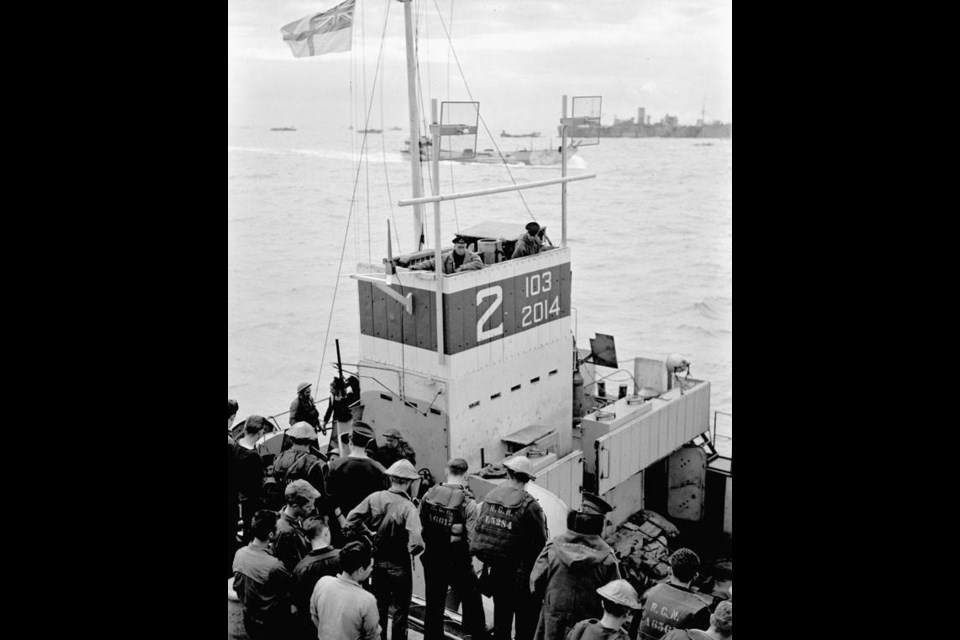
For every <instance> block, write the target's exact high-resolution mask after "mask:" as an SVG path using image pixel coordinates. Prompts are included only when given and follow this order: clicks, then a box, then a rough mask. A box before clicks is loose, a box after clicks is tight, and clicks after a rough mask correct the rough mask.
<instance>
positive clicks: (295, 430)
mask: <svg viewBox="0 0 960 640" xmlns="http://www.w3.org/2000/svg"><path fill="white" fill-rule="evenodd" d="M287 435H288V436H290V437H291V438H294V439H296V440H316V439H317V432H316V431H314V429H313V427H312V426H310V423H309V422H298V423H296V424H295V425H293V426H292V427H290V428H289V429H287Z"/></svg>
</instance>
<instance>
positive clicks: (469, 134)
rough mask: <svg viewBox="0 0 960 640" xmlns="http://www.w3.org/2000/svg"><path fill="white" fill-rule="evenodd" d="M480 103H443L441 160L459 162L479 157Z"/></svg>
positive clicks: (441, 113) (441, 112) (441, 107)
mask: <svg viewBox="0 0 960 640" xmlns="http://www.w3.org/2000/svg"><path fill="white" fill-rule="evenodd" d="M479 117H480V103H479V102H443V103H441V105H440V159H441V160H458V159H460V158H473V157H475V156H476V155H477V120H478V118H479Z"/></svg>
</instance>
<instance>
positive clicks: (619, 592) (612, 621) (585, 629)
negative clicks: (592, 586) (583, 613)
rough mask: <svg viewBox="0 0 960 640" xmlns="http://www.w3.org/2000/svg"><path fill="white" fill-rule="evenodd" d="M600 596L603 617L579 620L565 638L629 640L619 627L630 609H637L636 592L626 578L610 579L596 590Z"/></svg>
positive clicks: (579, 639)
mask: <svg viewBox="0 0 960 640" xmlns="http://www.w3.org/2000/svg"><path fill="white" fill-rule="evenodd" d="M596 593H597V595H599V596H600V604H601V607H602V608H603V617H602V618H600V619H599V620H597V619H596V618H591V619H589V620H581V621H580V622H578V623H577V624H575V625H574V626H573V629H571V630H570V635H568V636H567V640H593V639H594V638H596V639H599V638H603V639H604V640H629V638H630V636H629V635H627V634H626V633H624V632H623V631H622V630H621V629H620V627H622V626H623V623H624V622H626V620H627V614H628V613H629V612H630V610H631V609H639V608H640V602H639V601H638V600H637V592H636V590H635V589H634V588H633V587H632V586H631V585H630V583H629V582H627V581H626V580H621V579H619V578H618V579H616V580H611V581H610V582H608V583H607V584H605V585H603V586H602V587H600V588H599V589H597V590H596Z"/></svg>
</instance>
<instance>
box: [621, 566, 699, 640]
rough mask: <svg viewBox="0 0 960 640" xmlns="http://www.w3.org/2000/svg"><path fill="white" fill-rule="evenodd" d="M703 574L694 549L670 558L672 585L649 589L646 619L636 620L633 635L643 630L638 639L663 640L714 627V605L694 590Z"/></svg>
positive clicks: (669, 583) (633, 625)
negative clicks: (670, 633)
mask: <svg viewBox="0 0 960 640" xmlns="http://www.w3.org/2000/svg"><path fill="white" fill-rule="evenodd" d="M699 572H700V558H699V556H697V554H696V553H694V552H693V551H691V550H690V549H687V548H685V547H684V548H680V549H677V550H676V551H674V552H673V553H672V554H671V555H670V582H668V583H661V584H657V585H654V586H653V587H650V588H649V589H647V590H646V591H645V592H644V594H643V597H642V598H641V604H642V606H643V615H642V616H634V622H633V624H632V625H631V631H634V630H635V629H637V628H638V627H639V631H640V635H638V636H637V638H638V639H643V640H660V638H662V637H663V636H664V635H665V634H666V633H667V632H668V631H671V630H673V629H706V628H707V627H708V626H709V625H710V601H709V600H708V599H707V598H705V597H704V596H702V595H700V594H698V593H695V592H694V591H693V590H692V589H691V588H690V585H691V583H692V582H693V581H694V580H696V578H697V576H698V575H699Z"/></svg>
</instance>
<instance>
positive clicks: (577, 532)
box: [530, 491, 620, 640]
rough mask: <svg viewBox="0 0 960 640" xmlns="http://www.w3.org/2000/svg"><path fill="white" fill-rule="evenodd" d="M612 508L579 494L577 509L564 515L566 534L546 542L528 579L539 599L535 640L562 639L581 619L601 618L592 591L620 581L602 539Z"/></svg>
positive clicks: (612, 556) (614, 560) (612, 555)
mask: <svg viewBox="0 0 960 640" xmlns="http://www.w3.org/2000/svg"><path fill="white" fill-rule="evenodd" d="M612 510H613V508H612V507H611V506H610V505H609V504H607V503H606V502H605V501H604V500H603V499H601V498H600V497H599V496H596V495H594V494H592V493H588V492H586V491H585V492H584V493H583V503H582V505H581V506H580V510H579V511H576V510H572V509H571V510H570V512H569V513H568V514H567V531H566V532H565V533H563V534H561V535H559V536H557V537H556V538H553V539H552V540H551V541H550V542H548V543H547V546H545V547H544V548H543V551H541V552H540V557H538V558H537V562H536V564H535V565H534V567H533V573H531V574H530V589H531V591H533V592H534V594H535V595H536V596H537V597H538V598H537V599H541V598H542V599H543V600H544V605H543V608H541V609H540V620H539V621H538V623H537V631H536V636H535V638H536V640H564V638H566V637H567V632H568V631H569V630H570V628H571V627H573V625H574V624H576V623H577V622H578V621H579V620H583V619H585V618H594V617H598V616H600V614H601V609H600V596H599V595H597V592H596V590H597V589H598V588H600V587H602V586H603V585H605V584H607V583H608V582H610V581H611V580H616V579H618V578H620V569H619V565H618V563H617V556H616V554H615V553H614V551H613V549H612V548H611V547H610V545H608V544H607V543H606V542H604V540H603V538H602V537H600V536H601V534H602V533H603V525H604V521H605V518H606V514H607V513H609V512H610V511H612Z"/></svg>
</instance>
